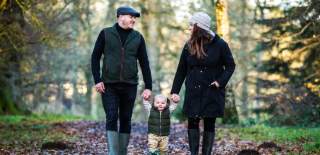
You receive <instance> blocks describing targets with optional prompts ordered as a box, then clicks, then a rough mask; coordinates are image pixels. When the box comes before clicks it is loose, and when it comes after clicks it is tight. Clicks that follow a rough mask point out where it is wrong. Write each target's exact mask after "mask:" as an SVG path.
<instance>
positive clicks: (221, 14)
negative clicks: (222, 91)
mask: <svg viewBox="0 0 320 155" xmlns="http://www.w3.org/2000/svg"><path fill="white" fill-rule="evenodd" d="M215 12H216V22H217V33H218V34H219V35H220V36H221V37H222V38H223V39H224V40H225V41H226V42H228V43H230V29H229V18H228V2H227V0H217V2H216V9H215ZM225 105H226V106H225V114H224V117H223V120H222V122H223V123H228V124H229V123H230V124H237V123H238V122H239V118H238V112H237V108H236V103H235V92H234V84H232V82H230V84H229V86H228V87H227V89H226V104H225Z"/></svg>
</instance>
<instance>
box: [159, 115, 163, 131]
mask: <svg viewBox="0 0 320 155" xmlns="http://www.w3.org/2000/svg"><path fill="white" fill-rule="evenodd" d="M161 113H162V112H161V111H160V125H159V126H160V136H162V134H161Z"/></svg>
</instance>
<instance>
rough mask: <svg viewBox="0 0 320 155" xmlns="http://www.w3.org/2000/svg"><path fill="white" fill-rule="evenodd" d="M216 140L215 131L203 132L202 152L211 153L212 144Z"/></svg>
mask: <svg viewBox="0 0 320 155" xmlns="http://www.w3.org/2000/svg"><path fill="white" fill-rule="evenodd" d="M213 142H214V132H207V131H204V132H203V141H202V154H203V155H211V150H212V145H213Z"/></svg>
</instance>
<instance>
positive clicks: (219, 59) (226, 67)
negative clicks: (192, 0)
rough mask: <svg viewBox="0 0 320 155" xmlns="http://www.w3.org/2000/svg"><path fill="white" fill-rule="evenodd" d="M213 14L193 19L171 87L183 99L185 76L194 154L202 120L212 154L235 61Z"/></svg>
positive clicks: (206, 145) (206, 146)
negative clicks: (214, 29) (213, 27)
mask: <svg viewBox="0 0 320 155" xmlns="http://www.w3.org/2000/svg"><path fill="white" fill-rule="evenodd" d="M210 22H211V18H210V17H209V16H208V15H207V14H206V13H203V12H197V13H195V14H194V15H193V16H192V17H191V19H190V28H189V30H190V31H191V37H190V39H189V40H188V41H187V43H186V44H185V46H184V48H183V50H182V54H181V57H180V62H179V65H178V69H177V72H176V75H175V78H174V81H173V86H172V89H171V99H172V100H173V101H174V102H177V101H179V100H180V97H179V95H178V94H179V91H180V89H181V86H182V83H183V81H184V80H185V86H186V91H185V100H184V105H183V113H184V114H185V115H186V116H187V117H188V139H189V148H190V152H191V154H192V155H197V154H198V152H199V151H198V150H199V140H200V132H199V121H200V120H201V119H203V121H204V132H203V143H202V154H204V155H210V154H211V150H212V145H213V142H214V136H215V120H216V118H217V117H222V116H223V112H224V105H225V86H226V84H227V83H228V81H229V79H230V77H231V75H232V73H233V71H234V69H235V63H234V60H233V57H232V54H231V51H230V49H229V46H228V44H227V43H226V42H225V41H224V40H223V39H222V38H220V37H219V36H218V35H216V34H215V33H213V32H212V31H211V30H210Z"/></svg>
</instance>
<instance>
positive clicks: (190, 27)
mask: <svg viewBox="0 0 320 155" xmlns="http://www.w3.org/2000/svg"><path fill="white" fill-rule="evenodd" d="M193 25H194V24H193V23H189V28H188V29H189V31H190V32H191V33H192V31H193Z"/></svg>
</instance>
